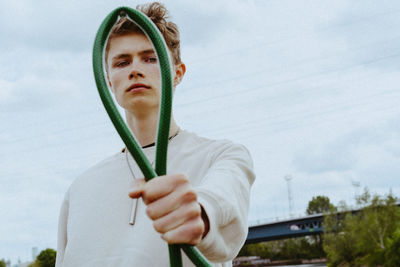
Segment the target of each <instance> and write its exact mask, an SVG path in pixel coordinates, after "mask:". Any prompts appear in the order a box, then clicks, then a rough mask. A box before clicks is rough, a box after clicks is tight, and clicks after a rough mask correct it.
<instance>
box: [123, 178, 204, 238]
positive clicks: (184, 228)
mask: <svg viewBox="0 0 400 267" xmlns="http://www.w3.org/2000/svg"><path fill="white" fill-rule="evenodd" d="M129 196H130V197H131V198H139V197H142V198H143V202H144V203H145V204H146V205H147V208H146V213H147V215H148V216H149V217H150V219H152V220H153V226H154V229H155V230H156V231H157V232H159V233H161V234H162V235H161V237H162V238H163V239H164V240H165V241H167V242H168V243H169V244H191V245H197V244H198V243H199V242H200V241H201V239H202V238H203V237H204V236H205V235H206V234H207V232H208V229H209V222H208V218H207V215H206V213H205V212H204V210H203V209H202V207H201V205H200V204H199V203H198V202H197V194H196V192H195V191H194V189H193V187H192V186H191V185H190V183H189V180H188V179H187V178H186V177H185V176H184V175H182V174H175V175H166V176H160V177H155V178H154V179H152V180H150V181H149V182H147V183H146V182H145V181H144V179H137V180H135V183H134V187H133V189H132V190H131V191H130V192H129Z"/></svg>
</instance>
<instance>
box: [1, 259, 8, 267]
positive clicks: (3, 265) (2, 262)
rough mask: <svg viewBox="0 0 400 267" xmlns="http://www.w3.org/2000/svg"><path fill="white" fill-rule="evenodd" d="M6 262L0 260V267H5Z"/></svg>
mask: <svg viewBox="0 0 400 267" xmlns="http://www.w3.org/2000/svg"><path fill="white" fill-rule="evenodd" d="M6 266H7V265H6V261H5V260H4V259H1V260H0V267H6Z"/></svg>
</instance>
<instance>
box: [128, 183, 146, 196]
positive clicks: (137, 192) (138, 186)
mask: <svg viewBox="0 0 400 267" xmlns="http://www.w3.org/2000/svg"><path fill="white" fill-rule="evenodd" d="M145 186H146V181H145V180H144V179H135V180H134V181H133V186H132V188H131V190H130V191H129V196H130V197H131V198H139V197H141V196H142V194H143V192H144V190H145Z"/></svg>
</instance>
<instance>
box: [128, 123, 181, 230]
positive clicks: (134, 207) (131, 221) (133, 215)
mask: <svg viewBox="0 0 400 267" xmlns="http://www.w3.org/2000/svg"><path fill="white" fill-rule="evenodd" d="M179 132H180V129H179V128H178V131H176V133H175V134H174V135H173V136H171V137H170V138H169V140H168V142H169V141H171V140H172V139H173V138H174V137H175V136H177V135H178V134H179ZM124 150H125V151H124V152H125V159H126V164H127V165H128V168H129V171H130V172H131V174H132V178H133V179H134V180H135V179H136V176H135V173H134V172H133V169H132V166H131V164H130V163H129V158H128V153H129V150H128V148H127V147H125V149H124ZM153 164H154V160H153V161H152V162H151V166H152V167H153V168H154V166H153ZM138 204H139V201H138V199H137V198H135V199H133V204H132V211H131V215H130V217H129V224H130V225H134V224H135V221H136V211H137V208H138Z"/></svg>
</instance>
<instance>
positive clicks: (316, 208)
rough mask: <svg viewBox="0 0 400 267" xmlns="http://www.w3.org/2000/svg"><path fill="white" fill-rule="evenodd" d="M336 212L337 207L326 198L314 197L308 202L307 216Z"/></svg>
mask: <svg viewBox="0 0 400 267" xmlns="http://www.w3.org/2000/svg"><path fill="white" fill-rule="evenodd" d="M332 211H336V207H335V206H334V205H333V204H332V203H331V202H330V200H329V198H328V197H326V196H316V197H313V198H312V199H311V200H310V201H309V202H308V207H307V210H306V213H307V215H311V214H318V213H325V212H332Z"/></svg>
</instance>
